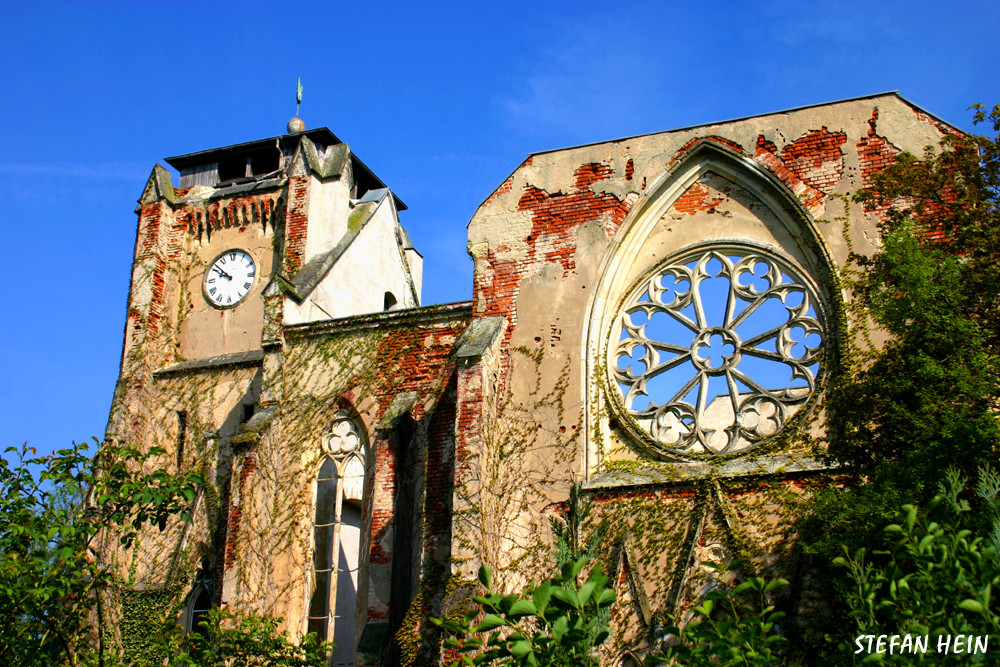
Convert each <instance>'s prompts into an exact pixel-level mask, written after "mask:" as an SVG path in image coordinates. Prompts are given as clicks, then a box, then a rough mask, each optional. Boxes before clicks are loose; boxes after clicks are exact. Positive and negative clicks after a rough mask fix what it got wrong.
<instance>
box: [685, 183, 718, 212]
mask: <svg viewBox="0 0 1000 667" xmlns="http://www.w3.org/2000/svg"><path fill="white" fill-rule="evenodd" d="M723 201H725V197H713V196H709V190H708V187H706V186H705V185H702V184H701V183H694V184H692V185H691V187H689V188H688V189H687V190H685V191H684V194H682V195H681V196H680V197H678V199H677V201H675V202H674V205H673V208H674V209H675V210H677V211H679V212H680V213H687V214H689V215H694V214H695V213H697V212H698V211H710V212H712V213H714V212H715V207H716V206H718V205H719V204H721V203H722V202H723Z"/></svg>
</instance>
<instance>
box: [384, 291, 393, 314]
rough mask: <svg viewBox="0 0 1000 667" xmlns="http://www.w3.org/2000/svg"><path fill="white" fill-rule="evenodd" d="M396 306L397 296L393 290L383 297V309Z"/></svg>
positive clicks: (390, 308)
mask: <svg viewBox="0 0 1000 667" xmlns="http://www.w3.org/2000/svg"><path fill="white" fill-rule="evenodd" d="M395 307H396V297H395V296H394V295H393V293H392V292H386V293H385V298H384V299H383V308H382V310H392V309H393V308H395Z"/></svg>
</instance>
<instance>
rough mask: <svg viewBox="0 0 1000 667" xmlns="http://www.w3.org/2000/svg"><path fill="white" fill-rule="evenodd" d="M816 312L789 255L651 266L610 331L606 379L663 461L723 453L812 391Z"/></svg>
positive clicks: (722, 256)
mask: <svg viewBox="0 0 1000 667" xmlns="http://www.w3.org/2000/svg"><path fill="white" fill-rule="evenodd" d="M820 308H821V305H820V302H819V299H818V298H817V297H816V292H815V290H814V289H813V288H812V287H811V285H810V283H809V282H807V281H806V280H805V279H803V278H802V277H801V274H800V273H799V272H798V271H796V270H795V269H793V268H792V266H791V264H790V263H789V262H787V261H785V260H782V259H779V258H778V257H776V256H774V255H771V254H770V253H765V252H764V251H762V250H759V249H757V248H750V247H746V246H731V247H729V248H725V249H713V250H700V251H697V252H693V253H687V254H684V255H681V256H679V257H677V258H676V259H673V260H668V261H667V262H665V263H664V264H661V265H660V266H659V267H657V268H656V269H655V271H653V273H652V274H648V275H647V276H646V277H645V278H643V279H642V280H641V281H640V282H639V283H638V284H637V285H636V286H635V288H634V289H633V290H632V292H631V293H630V295H629V298H628V299H627V300H626V301H625V305H624V307H623V309H622V311H621V314H620V315H619V317H618V318H617V319H616V321H615V322H616V323H615V328H614V331H613V334H612V335H613V339H612V342H611V364H610V367H611V376H612V379H613V380H614V382H615V384H617V385H618V387H619V388H620V390H621V399H622V404H623V407H624V409H625V411H626V412H627V413H628V415H629V416H630V417H631V420H630V421H631V422H632V424H634V425H638V427H639V428H640V429H641V430H642V434H641V435H643V436H644V437H643V439H644V440H649V439H651V440H652V446H653V447H654V449H656V450H658V452H659V453H661V454H666V455H667V456H680V457H695V458H705V457H712V456H717V455H722V454H732V453H736V452H741V451H744V450H747V449H749V448H751V447H753V446H754V445H756V444H757V443H759V442H760V441H761V440H763V439H764V438H767V437H768V436H771V435H773V434H775V433H777V432H778V431H779V430H780V429H781V428H782V427H783V426H784V425H785V423H786V422H787V421H788V419H789V418H790V417H791V416H792V415H793V414H794V413H795V412H796V411H797V410H798V409H799V408H800V407H802V405H803V404H805V403H806V401H807V400H808V399H809V397H810V395H811V394H812V393H813V391H814V390H815V388H816V380H817V378H818V377H819V371H820V357H821V353H822V351H823V342H824V339H825V331H824V325H823V318H822V313H821V312H820ZM646 436H648V437H646Z"/></svg>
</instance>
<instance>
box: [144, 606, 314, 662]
mask: <svg viewBox="0 0 1000 667" xmlns="http://www.w3.org/2000/svg"><path fill="white" fill-rule="evenodd" d="M280 622H281V619H274V618H269V617H265V616H257V615H255V614H246V613H234V612H230V611H226V610H219V609H213V610H211V611H209V612H208V614H207V615H206V618H205V619H204V620H203V621H202V622H201V624H200V625H201V629H200V632H192V633H190V634H187V635H183V634H180V633H179V632H177V631H174V632H173V633H171V634H170V635H169V638H168V640H167V644H168V646H169V649H170V650H168V651H166V652H165V653H166V654H167V655H168V656H169V658H168V660H167V662H166V663H165V664H166V666H167V667H243V666H245V665H246V666H249V665H254V666H256V667H326V665H327V664H328V656H329V654H330V650H331V649H332V648H333V645H332V644H329V643H326V642H323V641H321V640H320V639H319V637H318V636H317V635H316V633H309V634H308V635H306V636H305V637H303V638H302V641H301V642H300V643H299V644H295V643H294V642H292V641H291V640H290V639H289V637H288V633H287V632H278V624H279V623H280ZM156 664H163V663H156Z"/></svg>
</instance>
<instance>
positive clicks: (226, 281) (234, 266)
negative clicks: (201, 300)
mask: <svg viewBox="0 0 1000 667" xmlns="http://www.w3.org/2000/svg"><path fill="white" fill-rule="evenodd" d="M256 277H257V266H256V265H255V264H254V262H253V257H251V256H250V253H248V252H246V251H245V250H238V249H235V248H234V249H232V250H227V251H226V252H224V253H222V254H221V255H219V256H218V258H216V260H215V261H214V262H212V264H211V265H210V266H209V267H208V271H206V272H205V283H204V288H205V298H206V299H208V301H209V303H211V304H212V305H213V306H216V307H218V308H232V307H233V306H235V305H236V304H238V303H239V302H240V301H242V300H243V299H244V298H245V297H246V295H247V294H249V293H250V289H251V288H252V287H253V283H254V279H255V278H256Z"/></svg>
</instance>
